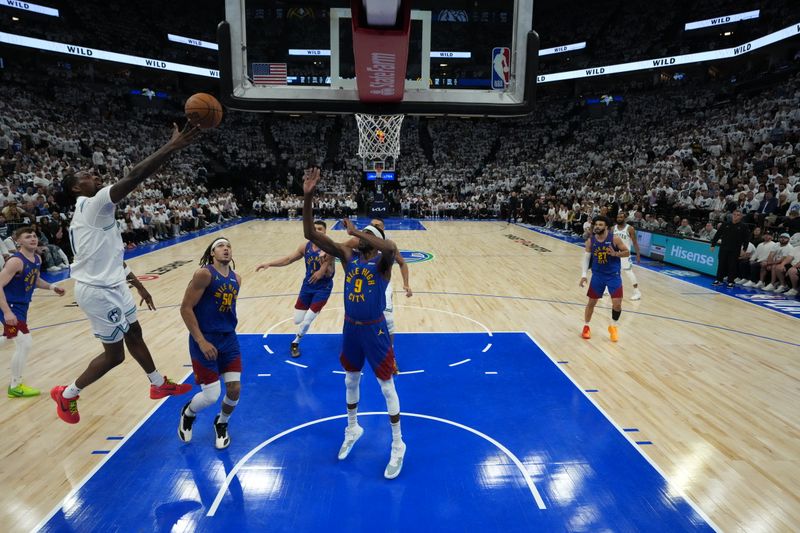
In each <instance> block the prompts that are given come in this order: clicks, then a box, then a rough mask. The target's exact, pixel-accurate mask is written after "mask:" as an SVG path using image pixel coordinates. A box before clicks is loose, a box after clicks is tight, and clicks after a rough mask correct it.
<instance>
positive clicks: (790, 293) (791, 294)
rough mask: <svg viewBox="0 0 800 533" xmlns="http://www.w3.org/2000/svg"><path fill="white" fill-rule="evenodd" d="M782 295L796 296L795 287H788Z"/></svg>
mask: <svg viewBox="0 0 800 533" xmlns="http://www.w3.org/2000/svg"><path fill="white" fill-rule="evenodd" d="M783 295H784V296H797V289H790V290H788V291H786V292H785V293H783Z"/></svg>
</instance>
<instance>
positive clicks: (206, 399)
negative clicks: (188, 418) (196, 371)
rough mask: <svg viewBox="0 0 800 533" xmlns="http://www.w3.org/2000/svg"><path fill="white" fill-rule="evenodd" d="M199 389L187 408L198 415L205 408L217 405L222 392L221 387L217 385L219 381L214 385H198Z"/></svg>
mask: <svg viewBox="0 0 800 533" xmlns="http://www.w3.org/2000/svg"><path fill="white" fill-rule="evenodd" d="M200 389H201V390H200V392H198V393H197V394H195V395H194V398H192V402H191V403H190V404H189V407H190V408H191V409H192V411H194V412H195V413H199V412H200V411H202V410H203V409H205V408H206V407H209V406H211V405H214V404H215V403H217V400H218V399H219V395H220V393H221V392H222V386H221V385H220V384H219V380H217V381H215V382H214V383H208V384H206V385H200Z"/></svg>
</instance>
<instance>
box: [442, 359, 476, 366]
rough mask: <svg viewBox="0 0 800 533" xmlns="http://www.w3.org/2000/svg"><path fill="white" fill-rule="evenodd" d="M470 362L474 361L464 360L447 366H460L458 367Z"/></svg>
mask: <svg viewBox="0 0 800 533" xmlns="http://www.w3.org/2000/svg"><path fill="white" fill-rule="evenodd" d="M470 361H472V359H463V360H461V361H459V362H457V363H450V364H449V365H447V366H458V365H463V364H464V363H469V362H470Z"/></svg>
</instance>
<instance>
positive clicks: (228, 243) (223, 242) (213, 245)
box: [211, 239, 231, 250]
mask: <svg viewBox="0 0 800 533" xmlns="http://www.w3.org/2000/svg"><path fill="white" fill-rule="evenodd" d="M220 244H227V245H228V246H230V245H231V243H230V242H229V241H228V239H217V240H216V241H214V242H213V243H211V249H212V250H213V249H214V248H216V247H217V246H219V245H220Z"/></svg>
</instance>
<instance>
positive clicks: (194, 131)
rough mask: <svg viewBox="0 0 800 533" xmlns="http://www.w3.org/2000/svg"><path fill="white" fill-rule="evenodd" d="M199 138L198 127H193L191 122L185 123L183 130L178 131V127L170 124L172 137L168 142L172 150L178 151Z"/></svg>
mask: <svg viewBox="0 0 800 533" xmlns="http://www.w3.org/2000/svg"><path fill="white" fill-rule="evenodd" d="M199 137H200V126H193V125H192V124H191V122H187V123H186V125H185V126H184V127H183V129H182V130H181V129H179V128H178V125H177V124H175V123H174V122H173V123H172V137H171V138H170V140H169V143H168V144H169V146H170V148H172V149H173V150H180V149H181V148H185V147H187V146H189V145H190V144H192V143H193V142H194V141H196V140H197V139H198V138H199Z"/></svg>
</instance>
